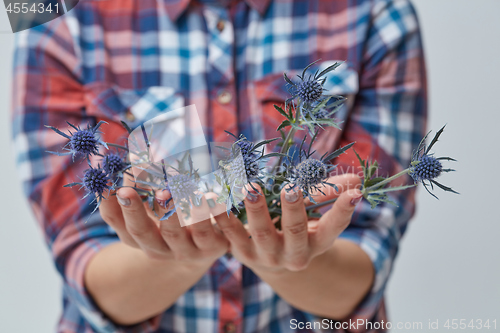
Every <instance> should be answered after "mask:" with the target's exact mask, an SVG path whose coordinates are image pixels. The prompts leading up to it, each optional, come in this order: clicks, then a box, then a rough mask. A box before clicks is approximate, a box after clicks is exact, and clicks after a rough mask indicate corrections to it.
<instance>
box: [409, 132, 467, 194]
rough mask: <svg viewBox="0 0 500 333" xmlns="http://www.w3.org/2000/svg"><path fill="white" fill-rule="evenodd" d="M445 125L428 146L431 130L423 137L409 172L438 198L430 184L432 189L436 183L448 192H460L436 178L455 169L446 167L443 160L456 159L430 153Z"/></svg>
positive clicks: (414, 154) (416, 181)
mask: <svg viewBox="0 0 500 333" xmlns="http://www.w3.org/2000/svg"><path fill="white" fill-rule="evenodd" d="M445 127H446V125H445V126H443V127H442V128H441V129H440V130H439V131H438V132H437V133H436V135H435V136H434V138H433V139H432V141H431V143H430V144H429V146H428V147H426V145H425V140H426V139H427V136H428V135H429V134H430V132H429V133H427V135H426V136H425V137H424V138H423V139H422V141H421V142H420V144H419V145H418V148H417V150H416V151H415V152H414V153H413V156H412V159H411V165H410V168H409V172H408V174H409V175H410V176H411V177H412V178H413V180H414V181H415V183H421V184H422V185H423V186H424V188H425V189H426V190H427V192H429V194H431V195H432V196H433V197H435V198H436V199H437V198H438V197H437V196H436V195H434V194H433V193H432V192H431V191H430V190H429V188H428V187H429V186H430V187H431V189H434V185H436V186H437V187H439V188H441V189H442V190H444V191H446V192H453V193H456V194H458V192H456V191H454V190H453V189H452V188H450V187H447V186H444V185H443V184H441V183H439V182H437V181H436V178H438V177H439V176H440V175H441V173H443V172H450V171H455V170H453V169H444V168H443V165H442V163H441V161H442V160H448V161H456V160H455V159H453V158H451V157H434V154H431V153H430V150H431V148H432V147H433V146H434V144H436V142H437V141H438V139H439V136H440V135H441V134H442V133H443V131H444V128H445Z"/></svg>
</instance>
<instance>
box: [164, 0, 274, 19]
mask: <svg viewBox="0 0 500 333" xmlns="http://www.w3.org/2000/svg"><path fill="white" fill-rule="evenodd" d="M191 1H193V0H165V7H166V10H167V15H168V17H170V19H171V20H172V21H177V19H178V18H179V17H180V16H181V15H182V13H184V11H186V9H187V7H188V5H189V4H190V2H191ZM245 2H246V3H247V4H248V5H249V6H250V7H252V8H253V9H255V10H256V11H258V12H259V14H260V15H264V14H265V13H266V10H267V8H268V7H269V4H270V3H271V0H245Z"/></svg>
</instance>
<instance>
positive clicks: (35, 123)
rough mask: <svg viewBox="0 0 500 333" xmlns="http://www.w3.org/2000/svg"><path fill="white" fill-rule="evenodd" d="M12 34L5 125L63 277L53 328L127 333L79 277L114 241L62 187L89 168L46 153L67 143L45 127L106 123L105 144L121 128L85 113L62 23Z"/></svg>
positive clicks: (77, 66)
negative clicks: (9, 122) (9, 116)
mask: <svg viewBox="0 0 500 333" xmlns="http://www.w3.org/2000/svg"><path fill="white" fill-rule="evenodd" d="M16 35H17V39H16V50H15V58H14V59H15V61H14V81H13V82H14V85H13V114H12V127H13V140H14V145H15V150H16V160H17V168H18V170H19V173H20V176H21V179H22V184H23V187H24V193H25V195H26V197H27V198H28V200H29V203H30V205H31V207H32V209H33V212H34V215H35V217H36V220H37V221H38V223H39V224H40V227H41V229H42V231H43V233H44V236H45V241H46V243H47V245H48V247H49V249H50V251H51V254H52V256H53V259H54V262H55V266H56V268H57V271H58V272H59V274H60V275H61V276H62V278H63V283H64V294H65V302H64V313H63V316H62V318H61V322H60V324H59V325H60V329H61V330H63V331H65V332H66V331H68V332H73V331H75V332H76V331H78V332H83V331H85V332H90V331H92V332H122V331H128V330H129V329H128V328H124V327H118V326H116V325H114V324H113V323H112V322H111V321H110V320H108V319H107V318H106V316H105V315H104V314H103V313H102V312H101V311H100V309H99V308H98V307H97V305H96V304H95V302H94V301H93V300H92V298H91V296H90V295H89V293H88V291H87V290H86V288H85V285H84V278H83V277H84V272H85V268H86V265H87V264H88V263H89V261H90V260H91V259H92V258H93V256H94V255H95V254H96V253H98V252H99V251H100V250H101V249H103V248H104V247H106V246H107V245H109V244H112V243H114V242H117V241H119V239H118V237H117V236H116V233H115V232H114V231H113V230H112V229H111V228H110V227H108V225H107V224H106V223H105V222H104V221H103V220H102V219H101V217H100V215H99V213H98V212H96V213H94V214H93V215H92V216H90V213H91V212H92V211H93V209H94V207H95V203H91V201H92V199H93V197H92V195H90V196H89V197H88V198H87V199H84V200H82V197H83V196H84V195H85V193H84V191H83V190H81V191H79V189H78V186H76V187H72V188H64V187H63V185H65V184H68V183H72V182H78V181H79V177H82V175H83V171H84V170H85V169H86V168H87V167H88V166H87V163H86V161H85V160H83V161H82V159H77V158H75V161H74V162H73V160H72V157H71V156H55V155H53V154H49V153H47V151H61V148H62V147H63V146H64V145H65V144H66V143H67V139H65V138H63V137H62V136H60V135H58V134H57V133H55V132H54V131H52V130H50V129H48V128H46V127H45V125H50V126H54V127H56V128H58V129H60V130H61V131H63V132H67V130H68V129H70V128H69V126H68V124H67V122H70V123H72V124H75V125H77V126H86V124H88V123H90V124H91V125H94V124H96V123H97V122H98V121H100V120H105V121H107V122H109V125H106V126H107V128H106V135H105V136H103V140H104V141H111V142H118V141H117V140H118V138H120V137H122V136H123V135H124V134H125V131H124V130H123V129H122V128H120V126H119V125H118V124H117V123H116V121H115V122H113V119H109V118H106V117H101V116H100V115H99V112H98V111H99V110H97V111H95V112H92V115H89V114H88V113H87V108H86V105H87V101H86V92H85V86H84V84H83V83H82V82H83V79H82V78H83V76H84V74H85V70H84V69H83V68H82V66H81V61H80V58H79V57H80V56H82V55H81V54H78V51H77V48H76V46H75V44H74V37H73V36H72V34H71V32H70V27H69V25H68V24H67V22H66V21H65V19H64V18H58V19H55V20H53V21H51V22H49V23H47V24H44V25H40V26H38V27H35V28H32V29H29V30H26V31H23V32H20V33H17V34H16ZM103 114H104V113H103ZM68 303H69V304H68ZM75 307H76V308H77V309H78V311H75ZM82 318H83V319H84V320H82ZM151 325H152V323H150V322H144V323H142V324H140V325H138V326H137V327H139V326H140V327H142V329H141V330H140V331H141V332H150V331H151ZM137 327H135V328H137Z"/></svg>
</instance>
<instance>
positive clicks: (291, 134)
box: [274, 99, 300, 172]
mask: <svg viewBox="0 0 500 333" xmlns="http://www.w3.org/2000/svg"><path fill="white" fill-rule="evenodd" d="M297 103H298V104H297V105H300V99H299V100H298V102H297ZM285 110H286V105H285ZM299 118H300V108H299V107H297V108H296V109H295V122H296V123H298V121H299ZM296 132H297V130H296V129H295V128H294V127H291V128H290V131H288V133H287V135H286V137H285V142H283V145H282V146H281V149H280V153H281V154H286V152H287V151H288V148H289V147H290V141H292V140H293V137H294V136H295V133H296ZM282 162H283V157H282V156H280V157H279V159H278V163H277V165H276V168H275V171H274V172H276V170H277V169H279V167H280V165H281V163H282Z"/></svg>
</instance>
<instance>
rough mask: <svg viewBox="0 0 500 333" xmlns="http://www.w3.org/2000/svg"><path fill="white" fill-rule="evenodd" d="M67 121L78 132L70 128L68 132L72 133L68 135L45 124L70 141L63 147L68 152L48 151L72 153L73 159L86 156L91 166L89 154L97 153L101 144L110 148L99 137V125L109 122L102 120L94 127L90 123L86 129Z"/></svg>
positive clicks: (57, 153) (62, 154)
mask: <svg viewBox="0 0 500 333" xmlns="http://www.w3.org/2000/svg"><path fill="white" fill-rule="evenodd" d="M67 123H68V125H69V126H71V127H72V128H73V129H74V130H75V131H76V132H74V133H72V132H71V130H69V131H68V132H69V134H70V135H68V134H65V133H63V132H61V131H60V130H58V129H57V128H55V127H53V126H45V127H47V128H50V129H51V130H53V131H54V132H56V133H57V134H59V135H61V136H63V137H65V138H66V139H68V140H69V141H68V143H67V144H66V145H65V146H64V147H63V148H62V149H63V150H67V151H68V152H65V153H59V152H53V151H48V152H49V153H51V154H55V155H58V156H64V155H72V156H73V160H74V159H75V156H84V157H85V158H87V161H88V163H89V166H90V159H89V156H90V155H97V154H98V153H99V145H102V146H104V147H106V149H108V146H107V144H106V143H105V142H104V141H102V140H101V139H100V138H99V137H98V134H99V133H101V132H99V131H98V129H99V127H100V126H101V125H102V124H107V123H106V122H105V121H100V122H99V123H97V125H95V126H94V127H91V126H90V124H88V125H87V128H84V129H82V128H80V127H76V126H75V125H73V124H71V123H69V122H67Z"/></svg>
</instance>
